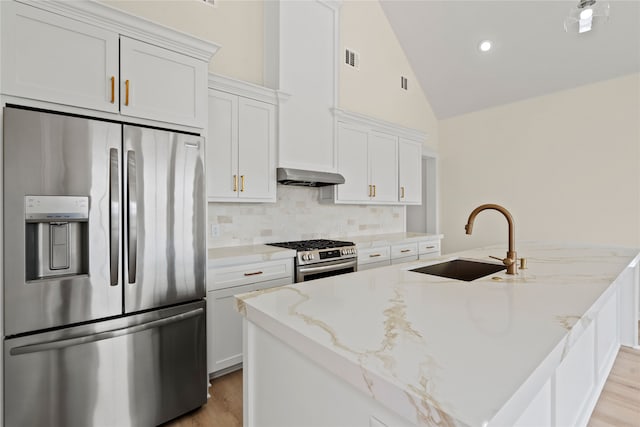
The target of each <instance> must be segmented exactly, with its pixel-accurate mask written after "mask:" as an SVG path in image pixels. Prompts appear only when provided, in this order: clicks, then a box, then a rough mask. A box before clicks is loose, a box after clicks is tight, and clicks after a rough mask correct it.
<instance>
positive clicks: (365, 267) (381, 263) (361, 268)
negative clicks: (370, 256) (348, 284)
mask: <svg viewBox="0 0 640 427" xmlns="http://www.w3.org/2000/svg"><path fill="white" fill-rule="evenodd" d="M388 265H391V260H389V259H386V260H384V261H376V262H369V263H366V264H358V271H364V270H371V269H373V268H380V267H386V266H388Z"/></svg>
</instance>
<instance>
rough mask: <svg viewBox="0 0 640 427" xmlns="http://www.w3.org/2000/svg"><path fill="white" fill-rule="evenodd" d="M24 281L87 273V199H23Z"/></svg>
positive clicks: (60, 197) (64, 197) (56, 197)
mask: <svg viewBox="0 0 640 427" xmlns="http://www.w3.org/2000/svg"><path fill="white" fill-rule="evenodd" d="M24 205H25V206H24V211H25V232H26V236H25V238H26V240H25V243H26V248H25V249H26V280H27V281H32V280H41V279H47V278H51V277H57V276H69V275H79V274H88V272H89V253H88V248H89V245H88V239H89V236H88V233H89V227H88V222H89V197H75V196H25V198H24Z"/></svg>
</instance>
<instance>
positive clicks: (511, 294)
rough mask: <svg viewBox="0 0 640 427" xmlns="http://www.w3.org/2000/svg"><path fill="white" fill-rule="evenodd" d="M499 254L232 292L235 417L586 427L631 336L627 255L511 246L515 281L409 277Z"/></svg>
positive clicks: (631, 270)
mask: <svg viewBox="0 0 640 427" xmlns="http://www.w3.org/2000/svg"><path fill="white" fill-rule="evenodd" d="M504 250H505V248H504V247H491V248H482V249H477V250H471V251H465V252H461V253H459V254H454V255H449V256H445V257H441V258H439V259H437V260H429V261H428V262H426V261H416V262H413V263H409V264H403V265H397V266H389V267H384V268H379V269H376V270H369V271H362V272H357V273H353V274H348V275H343V276H334V277H330V278H326V279H320V280H316V281H312V282H307V283H300V284H295V285H290V286H283V287H279V288H274V289H269V290H265V291H262V292H256V293H250V294H244V295H240V296H238V300H237V302H238V310H239V311H240V312H241V313H243V315H244V316H245V319H244V352H245V354H244V360H245V365H244V369H245V372H244V393H245V396H244V417H245V418H244V422H245V425H249V426H253V425H259V426H266V425H278V426H287V425H290V426H300V425H304V426H314V425H317V426H330V425H332V426H333V425H344V426H375V427H379V426H385V425H387V426H392V425H393V426H405V425H406V426H410V425H437V426H494V425H495V426H507V425H509V426H511V425H529V426H543V425H559V426H564V425H572V426H573V425H584V424H586V422H587V421H588V419H589V416H590V414H591V411H592V409H593V407H594V405H595V403H596V401H597V398H598V396H599V394H600V391H601V389H602V385H603V384H604V381H605V380H606V377H607V375H608V372H609V370H610V368H611V366H612V364H613V361H614V359H615V356H616V353H617V351H618V349H619V346H620V345H628V346H637V344H638V343H637V327H638V326H637V317H638V274H639V267H638V261H639V259H640V257H639V255H638V250H636V249H629V248H610V247H593V246H586V245H569V244H544V243H520V244H519V245H518V251H519V255H520V256H522V257H526V258H527V264H528V269H526V270H521V271H519V274H518V275H516V276H509V275H507V274H505V272H504V271H503V272H500V273H495V274H491V275H489V276H486V277H484V278H481V279H477V280H475V281H472V282H463V281H458V280H451V279H446V278H441V277H436V276H430V275H424V274H420V273H416V272H412V271H409V270H411V269H413V268H416V267H420V266H424V265H429V264H434V263H438V262H442V261H446V260H450V259H454V258H459V257H461V258H472V259H478V260H487V257H488V255H502V254H503V253H504Z"/></svg>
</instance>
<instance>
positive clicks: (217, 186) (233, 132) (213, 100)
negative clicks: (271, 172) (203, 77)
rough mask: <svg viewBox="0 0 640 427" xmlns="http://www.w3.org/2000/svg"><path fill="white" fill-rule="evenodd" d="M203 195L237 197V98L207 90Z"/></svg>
mask: <svg viewBox="0 0 640 427" xmlns="http://www.w3.org/2000/svg"><path fill="white" fill-rule="evenodd" d="M206 152H207V197H209V198H210V199H220V198H222V199H225V198H226V199H232V200H235V199H236V198H237V197H238V192H237V191H236V190H237V188H238V179H240V178H239V177H238V97H237V96H236V95H231V94H228V93H226V92H220V91H217V90H209V129H208V134H207V150H206Z"/></svg>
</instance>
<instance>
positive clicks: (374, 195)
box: [373, 184, 376, 197]
mask: <svg viewBox="0 0 640 427" xmlns="http://www.w3.org/2000/svg"><path fill="white" fill-rule="evenodd" d="M373 197H376V186H375V184H374V185H373Z"/></svg>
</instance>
